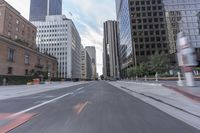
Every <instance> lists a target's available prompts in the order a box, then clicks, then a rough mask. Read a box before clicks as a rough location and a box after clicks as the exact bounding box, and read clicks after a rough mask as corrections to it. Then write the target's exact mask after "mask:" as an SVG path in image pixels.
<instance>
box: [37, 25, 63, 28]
mask: <svg viewBox="0 0 200 133" xmlns="http://www.w3.org/2000/svg"><path fill="white" fill-rule="evenodd" d="M63 27H67V25H43V26H41V25H39V26H38V28H63Z"/></svg>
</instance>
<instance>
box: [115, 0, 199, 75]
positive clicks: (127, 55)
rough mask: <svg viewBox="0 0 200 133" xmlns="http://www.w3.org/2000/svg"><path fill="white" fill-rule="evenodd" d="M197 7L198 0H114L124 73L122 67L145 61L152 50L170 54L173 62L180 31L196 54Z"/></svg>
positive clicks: (197, 33) (197, 34)
mask: <svg viewBox="0 0 200 133" xmlns="http://www.w3.org/2000/svg"><path fill="white" fill-rule="evenodd" d="M199 9H200V3H199V1H198V0H116V11H117V20H118V22H119V31H120V46H119V49H120V50H119V54H120V61H121V62H120V64H121V68H122V71H123V73H124V75H125V74H126V68H128V67H131V66H134V65H138V64H140V63H141V62H144V61H148V59H149V58H148V57H149V56H151V55H153V54H154V53H155V52H159V53H165V54H168V55H170V57H173V58H172V59H173V60H171V61H172V62H174V61H175V53H176V38H177V37H176V36H177V33H178V32H180V31H184V33H185V34H186V35H187V36H188V38H189V39H190V41H191V43H192V45H193V47H195V48H196V52H197V53H198V52H199V47H200V43H199V42H200V34H199V28H198V13H199ZM124 48H125V49H124ZM174 63H175V62H174Z"/></svg>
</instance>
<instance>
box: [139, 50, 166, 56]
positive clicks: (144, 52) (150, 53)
mask: <svg viewBox="0 0 200 133" xmlns="http://www.w3.org/2000/svg"><path fill="white" fill-rule="evenodd" d="M163 52H164V53H165V54H167V53H168V50H164V51H159V53H160V54H161V53H163ZM155 53H156V51H154V50H153V51H140V52H138V51H137V52H136V55H137V56H139V55H141V56H145V55H154V54H155Z"/></svg>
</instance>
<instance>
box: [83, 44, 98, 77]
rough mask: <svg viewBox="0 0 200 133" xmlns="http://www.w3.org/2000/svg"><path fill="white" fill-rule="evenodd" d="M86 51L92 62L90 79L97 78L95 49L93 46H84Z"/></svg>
mask: <svg viewBox="0 0 200 133" xmlns="http://www.w3.org/2000/svg"><path fill="white" fill-rule="evenodd" d="M85 49H86V51H87V52H88V54H89V56H90V58H91V60H92V79H94V80H95V79H96V78H97V71H96V49H95V47H94V46H86V47H85Z"/></svg>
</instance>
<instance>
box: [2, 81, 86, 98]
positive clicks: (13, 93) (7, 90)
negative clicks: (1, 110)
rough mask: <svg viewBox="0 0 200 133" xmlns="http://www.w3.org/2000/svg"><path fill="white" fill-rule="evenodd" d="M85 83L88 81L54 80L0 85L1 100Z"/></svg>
mask: <svg viewBox="0 0 200 133" xmlns="http://www.w3.org/2000/svg"><path fill="white" fill-rule="evenodd" d="M85 83H87V82H83V81H81V82H52V83H51V84H43V85H41V84H39V85H15V86H14V85H10V86H0V100H3V99H8V98H14V97H21V96H27V95H32V94H37V93H41V92H46V91H50V90H56V89H61V88H66V87H71V86H74V85H80V84H85Z"/></svg>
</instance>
